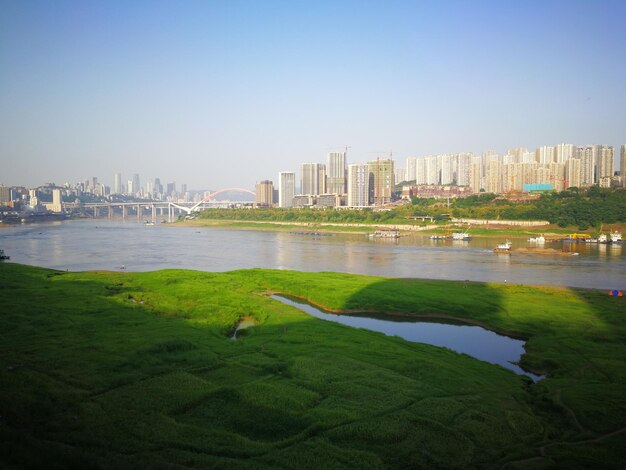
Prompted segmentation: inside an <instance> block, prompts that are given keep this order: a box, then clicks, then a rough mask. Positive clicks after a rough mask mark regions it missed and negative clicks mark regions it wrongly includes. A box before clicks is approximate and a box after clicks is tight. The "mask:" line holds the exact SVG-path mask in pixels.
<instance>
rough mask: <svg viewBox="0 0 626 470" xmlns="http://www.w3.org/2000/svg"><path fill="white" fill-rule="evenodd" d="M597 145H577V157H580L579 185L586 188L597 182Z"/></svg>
mask: <svg viewBox="0 0 626 470" xmlns="http://www.w3.org/2000/svg"><path fill="white" fill-rule="evenodd" d="M598 147H599V146H598V145H587V146H586V147H578V158H580V173H581V182H580V184H581V187H583V188H588V187H589V186H593V185H594V184H595V183H597V182H598V179H597V166H598Z"/></svg>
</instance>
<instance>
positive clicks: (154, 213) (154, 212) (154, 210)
mask: <svg viewBox="0 0 626 470" xmlns="http://www.w3.org/2000/svg"><path fill="white" fill-rule="evenodd" d="M154 221H156V206H155V205H154V204H152V222H154Z"/></svg>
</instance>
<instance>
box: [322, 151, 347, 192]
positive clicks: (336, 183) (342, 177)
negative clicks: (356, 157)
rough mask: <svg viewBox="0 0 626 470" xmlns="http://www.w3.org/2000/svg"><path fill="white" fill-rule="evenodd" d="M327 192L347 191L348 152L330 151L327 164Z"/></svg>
mask: <svg viewBox="0 0 626 470" xmlns="http://www.w3.org/2000/svg"><path fill="white" fill-rule="evenodd" d="M326 192H327V193H328V194H345V193H346V152H345V151H344V152H330V153H329V154H328V164H327V165H326Z"/></svg>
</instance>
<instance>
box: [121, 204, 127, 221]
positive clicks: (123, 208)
mask: <svg viewBox="0 0 626 470" xmlns="http://www.w3.org/2000/svg"><path fill="white" fill-rule="evenodd" d="M122 220H126V206H124V205H122Z"/></svg>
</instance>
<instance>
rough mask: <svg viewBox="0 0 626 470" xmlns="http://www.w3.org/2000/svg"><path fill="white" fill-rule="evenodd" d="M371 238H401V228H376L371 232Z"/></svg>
mask: <svg viewBox="0 0 626 470" xmlns="http://www.w3.org/2000/svg"><path fill="white" fill-rule="evenodd" d="M369 237H370V238H400V231H399V230H376V231H375V232H374V233H370V234H369Z"/></svg>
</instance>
